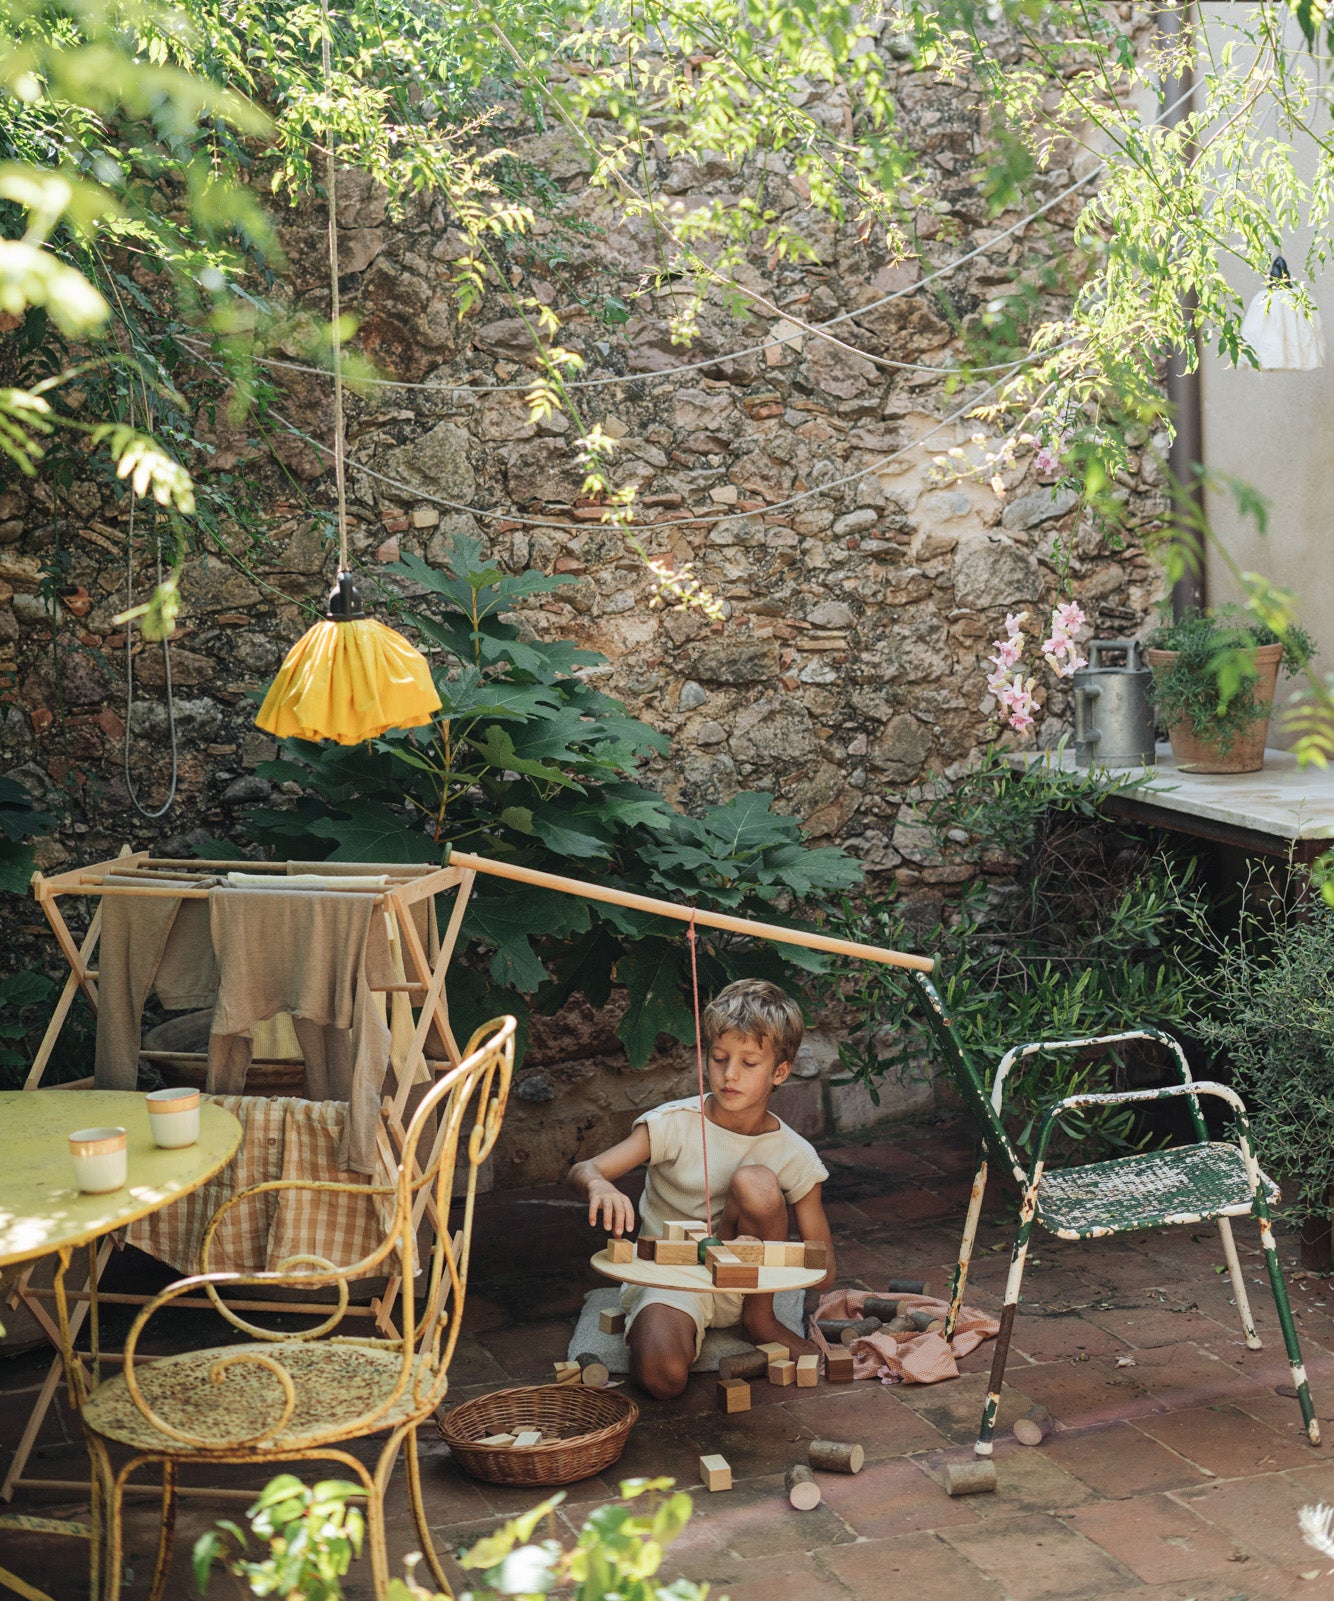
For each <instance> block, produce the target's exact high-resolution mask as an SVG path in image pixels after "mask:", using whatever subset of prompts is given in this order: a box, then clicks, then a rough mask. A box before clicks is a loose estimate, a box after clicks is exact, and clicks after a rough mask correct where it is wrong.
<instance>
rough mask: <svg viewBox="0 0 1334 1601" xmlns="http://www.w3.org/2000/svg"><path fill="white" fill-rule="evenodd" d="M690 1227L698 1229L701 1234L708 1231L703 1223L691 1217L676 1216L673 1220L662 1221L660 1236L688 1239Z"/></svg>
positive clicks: (669, 1238) (666, 1238)
mask: <svg viewBox="0 0 1334 1601" xmlns="http://www.w3.org/2000/svg"><path fill="white" fill-rule="evenodd" d="M691 1229H698V1230H699V1231H700V1234H701V1235H704V1234H707V1233H708V1232H709V1231H708V1229H707V1228H705V1226H704V1225H703V1223H696V1222H695V1221H694V1219H693V1218H688V1217H682V1218H677V1219H676V1220H675V1221H674V1222H671V1223H664V1224H663V1225H662V1237H663V1239H664V1240H688V1239H689V1238H690V1231H691Z"/></svg>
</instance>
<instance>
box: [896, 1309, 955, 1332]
mask: <svg viewBox="0 0 1334 1601" xmlns="http://www.w3.org/2000/svg"><path fill="white" fill-rule="evenodd" d="M904 1315H905V1316H906V1317H907V1319H908V1321H909V1322H910V1323H911V1324H912V1326H913V1328H915V1329H916V1330H917V1332H918V1333H919V1334H925V1333H926V1332H927V1330H928V1329H929V1328H930V1327H931V1325H932V1324H933V1323H936V1322H939V1319H938V1318H937V1317H936V1314H935V1313H934V1312H908V1313H905V1314H904ZM940 1326H941V1328H944V1326H945V1325H944V1324H943V1323H941V1325H940Z"/></svg>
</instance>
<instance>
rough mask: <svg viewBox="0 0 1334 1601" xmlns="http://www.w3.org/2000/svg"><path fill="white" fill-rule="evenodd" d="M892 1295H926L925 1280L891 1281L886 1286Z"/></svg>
mask: <svg viewBox="0 0 1334 1601" xmlns="http://www.w3.org/2000/svg"><path fill="white" fill-rule="evenodd" d="M885 1288H886V1289H887V1290H888V1291H889V1293H890V1294H891V1295H925V1294H926V1280H925V1279H890V1281H889V1283H888V1284H887V1285H886V1286H885Z"/></svg>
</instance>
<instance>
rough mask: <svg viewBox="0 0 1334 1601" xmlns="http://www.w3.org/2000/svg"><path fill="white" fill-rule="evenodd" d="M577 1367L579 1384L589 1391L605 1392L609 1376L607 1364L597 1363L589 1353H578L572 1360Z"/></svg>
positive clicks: (594, 1357)
mask: <svg viewBox="0 0 1334 1601" xmlns="http://www.w3.org/2000/svg"><path fill="white" fill-rule="evenodd" d="M574 1360H575V1361H576V1362H577V1363H578V1365H579V1382H580V1383H581V1384H584V1385H587V1387H588V1388H589V1389H590V1390H605V1389H606V1388H607V1381H608V1380H609V1379H610V1378H611V1374H610V1373H609V1372H608V1370H607V1364H606V1363H605V1362H602V1361H599V1359H598V1358H597V1357H596V1356H594V1355H593V1353H592V1352H591V1351H580V1352H579V1353H578V1355H577V1356H576V1357H575V1359H574Z"/></svg>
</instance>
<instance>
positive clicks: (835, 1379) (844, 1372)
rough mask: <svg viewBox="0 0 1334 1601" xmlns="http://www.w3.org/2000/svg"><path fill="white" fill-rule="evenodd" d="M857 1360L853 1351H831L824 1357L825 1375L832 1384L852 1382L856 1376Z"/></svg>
mask: <svg viewBox="0 0 1334 1601" xmlns="http://www.w3.org/2000/svg"><path fill="white" fill-rule="evenodd" d="M856 1367H857V1362H856V1359H855V1358H854V1356H853V1354H852V1352H851V1351H848V1350H844V1349H839V1350H835V1351H831V1352H830V1353H829V1355H828V1356H827V1357H826V1358H825V1359H824V1376H825V1378H826V1379H828V1381H829V1382H830V1384H851V1383H852V1381H853V1379H854V1378H856V1376H857V1374H856Z"/></svg>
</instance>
